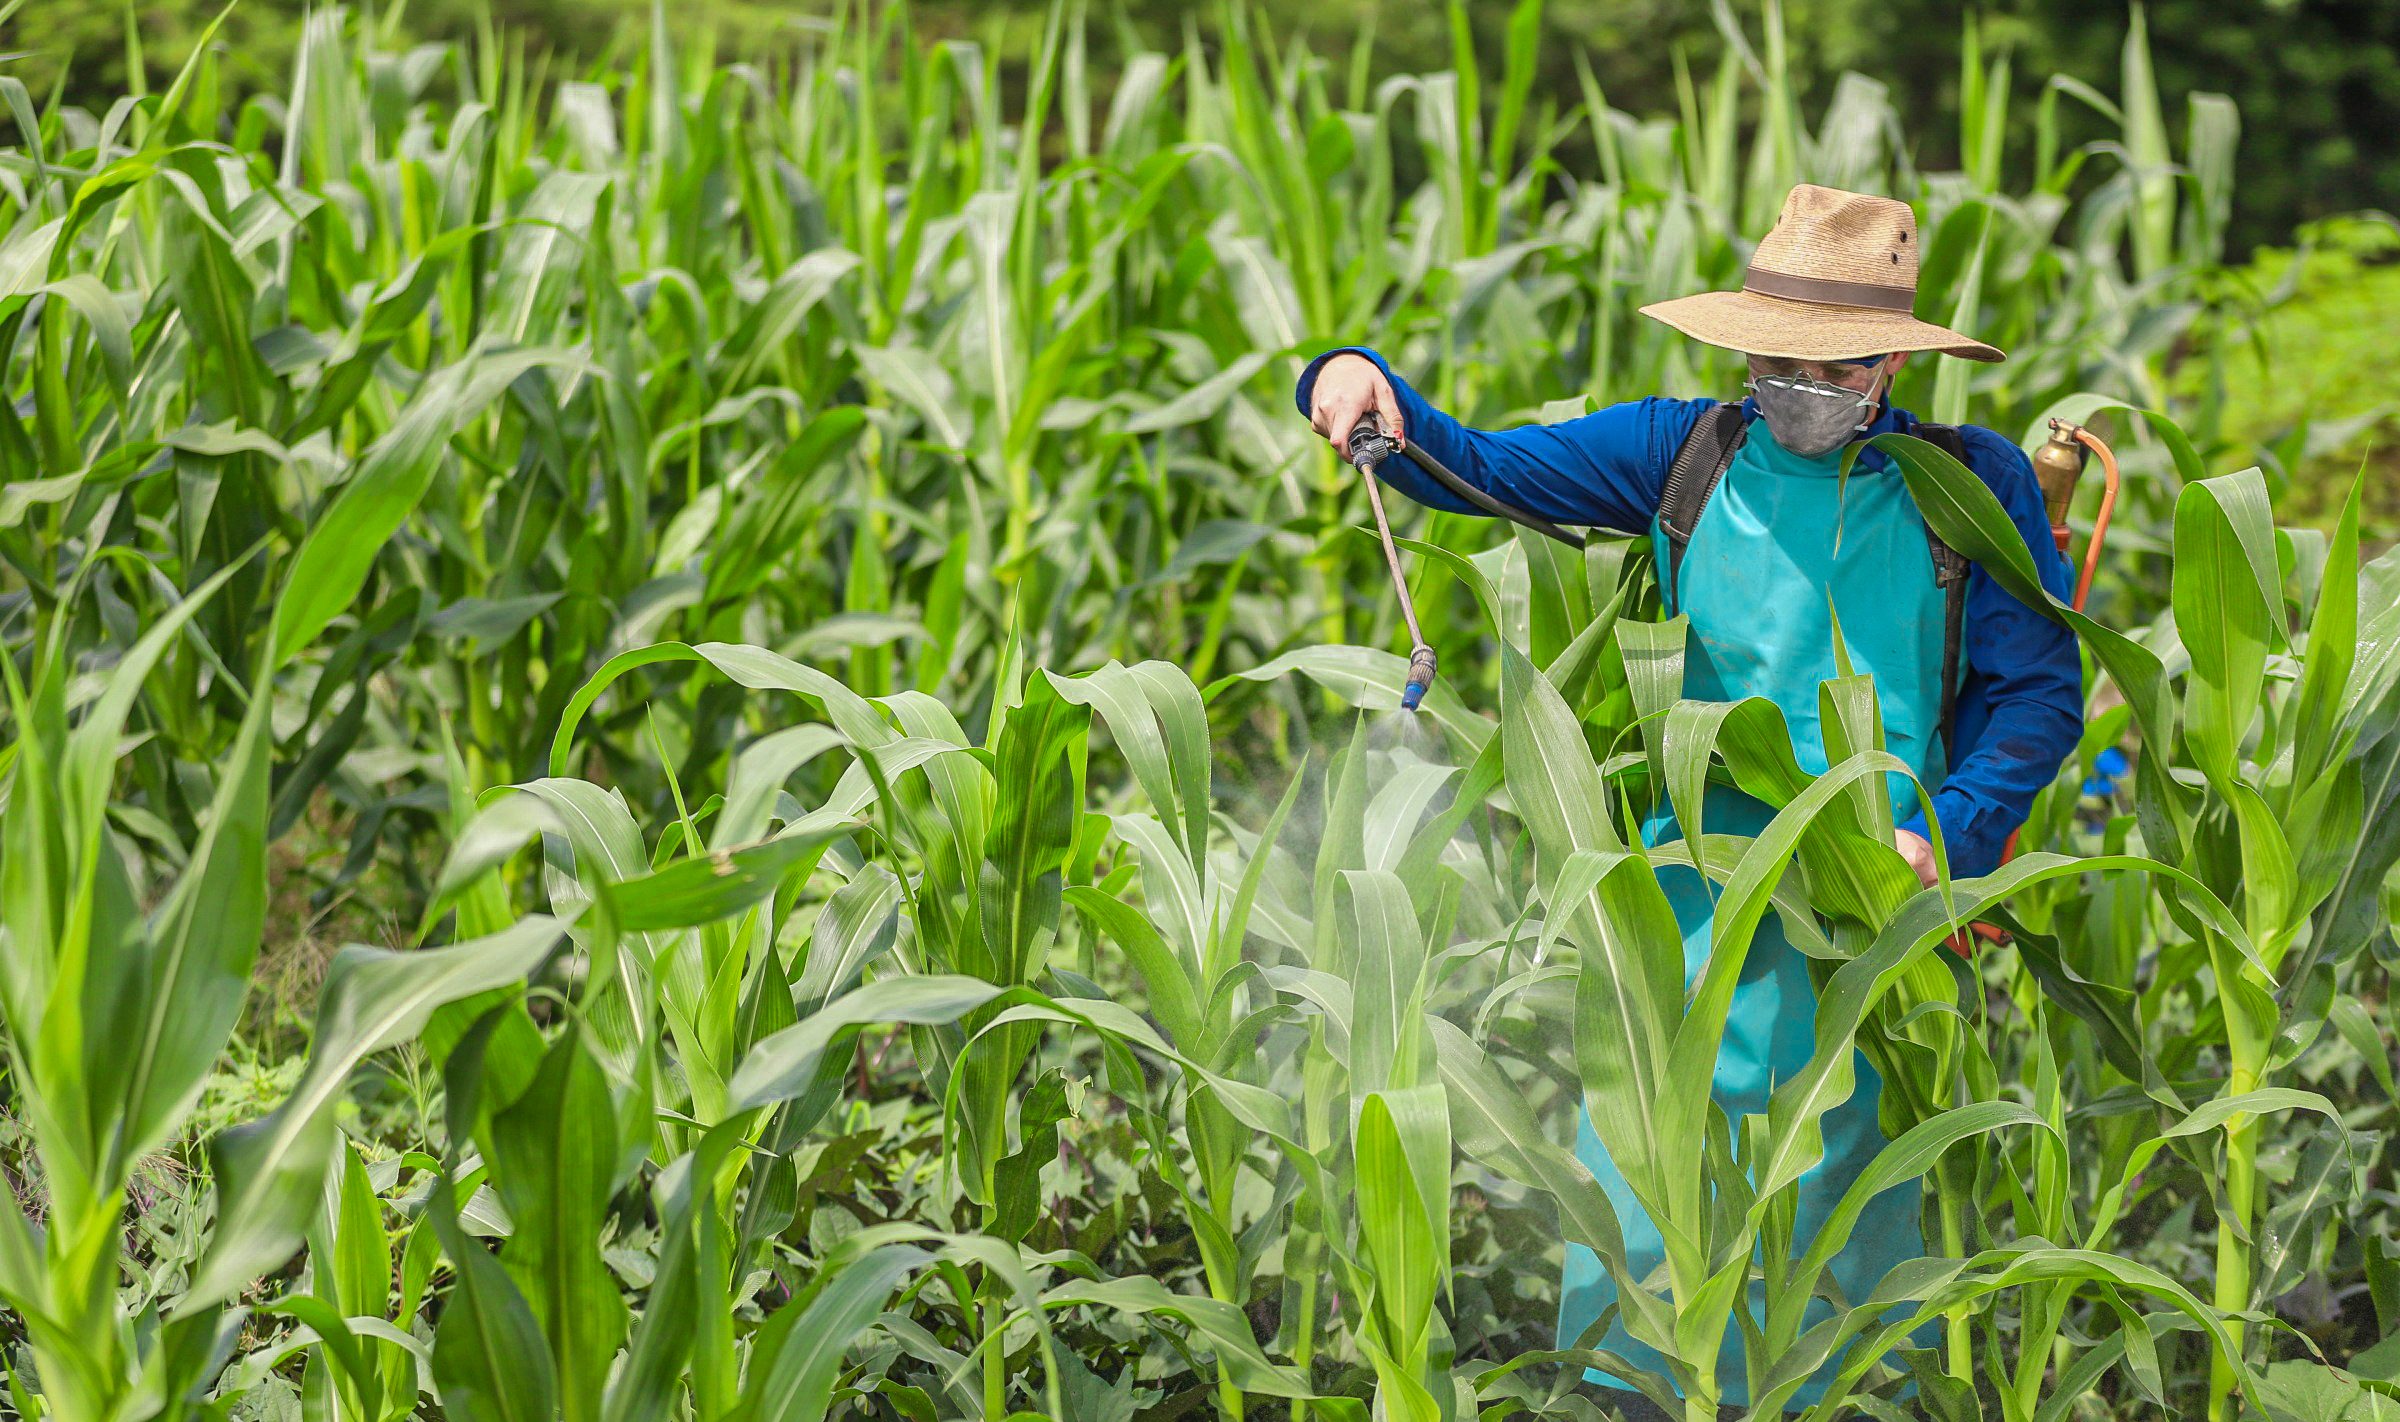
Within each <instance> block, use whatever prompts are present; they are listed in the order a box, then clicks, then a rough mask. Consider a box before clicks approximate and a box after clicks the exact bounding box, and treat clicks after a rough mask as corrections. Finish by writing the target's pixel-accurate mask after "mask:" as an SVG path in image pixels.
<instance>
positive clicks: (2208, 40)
mask: <svg viewBox="0 0 2400 1422" xmlns="http://www.w3.org/2000/svg"><path fill="white" fill-rule="evenodd" d="M652 4H653V0H403V3H399V4H386V5H378V6H373V7H367V8H368V10H369V13H371V14H373V15H374V16H375V17H376V23H377V25H378V27H379V28H380V29H381V31H382V32H383V33H384V34H385V35H386V36H387V37H388V42H389V43H391V44H392V45H393V46H394V47H400V46H402V45H403V44H404V43H406V42H411V41H430V42H435V43H451V42H458V41H469V40H475V39H477V38H479V37H481V36H484V35H487V34H493V33H497V34H499V35H501V36H504V37H505V38H506V40H507V42H509V43H515V44H523V45H525V46H526V47H527V48H528V51H529V52H531V53H534V54H548V55H551V56H552V57H553V67H554V70H581V69H584V68H585V67H587V66H593V65H598V66H601V67H603V68H617V67H622V66H624V65H626V64H628V63H629V62H630V61H631V56H632V55H633V54H634V53H635V52H637V51H638V50H639V48H640V46H641V44H642V42H643V36H644V35H645V34H646V33H647V29H648V24H649V17H650V12H651V9H652ZM2144 8H2145V9H2146V13H2147V16H2148V24H2149V30H2150V35H2151V43H2150V46H2149V54H2150V56H2151V62H2152V63H2153V64H2154V65H2155V66H2156V69H2157V73H2158V77H2159V82H2160V84H2161V85H2162V87H2163V88H2164V89H2165V90H2166V91H2167V92H2169V93H2175V94H2182V93H2187V92H2192V91H2208V92H2212V93H2221V94H2225V95H2226V96H2228V97H2229V98H2231V99H2232V100H2233V101H2234V102H2235V104H2236V105H2237V106H2238V107H2239V109H2240V110H2241V113H2242V115H2243V117H2244V119H2245V120H2246V126H2247V132H2246V133H2245V134H2244V135H2243V141H2242V145H2241V151H2240V154H2239V157H2238V160H2237V161H2238V164H2239V173H2240V177H2241V182H2242V191H2243V201H2242V204H2241V206H2240V207H2239V209H2237V210H2236V211H2235V212H2234V213H2233V215H2232V222H2233V230H2232V239H2233V250H2234V251H2235V252H2236V253H2238V254H2247V253H2248V252H2249V251H2250V250H2251V249H2252V248H2253V247H2256V246H2258V245H2260V244H2265V245H2269V246H2277V245H2282V244H2283V243H2285V242H2286V241H2287V240H2288V239H2289V236H2290V234H2291V232H2292V231H2293V229H2294V228H2295V227H2297V226H2298V225H2300V224H2302V223H2305V222H2308V221H2312V220H2315V219H2318V218H2323V217H2326V216H2330V215H2337V214H2342V213H2347V212H2351V211H2354V210H2358V209H2367V208H2381V209H2386V210H2392V211H2400V157H2396V156H2395V155H2393V154H2392V153H2391V152H2390V151H2388V150H2389V145H2386V144H2383V143H2381V142H2379V141H2377V140H2376V137H2375V136H2376V135H2380V134H2384V133H2388V132H2390V131H2391V129H2392V126H2393V124H2394V123H2395V122H2400V6H2395V5H2393V4H2391V3H2389V0H2262V3H2257V4H2248V5H2225V4H2222V3H2218V0H2144ZM663 9H664V11H665V13H666V18H667V20H668V23H669V25H670V26H671V27H672V28H673V30H674V32H675V34H676V35H677V38H678V40H679V42H680V43H682V44H684V45H685V46H686V47H687V48H692V47H707V48H712V49H714V50H715V52H716V53H717V54H718V55H719V56H720V57H723V58H727V59H742V60H755V59H756V58H758V57H759V56H761V55H764V54H776V55H780V54H782V53H783V52H785V50H786V48H787V47H788V45H789V43H790V41H791V39H792V37H793V36H794V35H795V34H796V33H800V32H805V31H807V30H809V29H810V28H811V27H813V25H814V24H815V23H816V17H815V16H813V15H810V14H807V13H805V12H801V11H795V10H794V9H793V7H791V6H789V5H785V4H780V3H776V0H678V3H675V4H671V5H665V6H663ZM308 10H309V6H308V5H307V4H305V3H303V0H239V3H237V4H235V5H234V6H233V7H232V9H231V10H230V11H229V12H226V13H225V14H224V21H223V28H222V29H221V30H220V31H219V36H220V39H221V40H222V41H223V45H222V49H221V57H220V62H221V66H222V69H223V72H224V75H225V80H226V82H227V83H229V84H232V85H235V86H237V87H239V88H241V89H242V90H243V91H245V92H249V91H254V90H263V91H267V92H275V91H279V90H281V89H282V88H283V86H284V81H285V78H286V76H287V75H288V73H289V70H290V62H291V58H292V56H293V55H294V54H295V53H296V52H297V51H298V48H299V41H300V33H301V22H302V19H303V17H304V16H305V15H306V14H307V13H308ZM1043 10H1044V6H1043V5H1042V4H1041V3H1039V0H918V3H917V5H916V6H915V12H916V23H917V25H918V26H919V27H920V29H921V30H922V31H923V32H924V33H927V34H933V35H938V36H941V37H943V38H969V37H971V38H973V39H975V40H976V41H977V42H978V43H980V44H982V45H984V46H985V47H986V48H987V49H988V50H989V51H991V52H992V53H993V54H994V55H995V56H996V57H997V58H999V60H1000V61H1001V69H1002V82H1003V84H1004V85H1006V86H1008V87H1009V92H1010V94H1011V95H1012V98H1013V95H1014V94H1015V93H1016V92H1017V90H1016V88H1015V86H1016V85H1018V84H1019V83H1021V82H1022V80H1023V77H1024V74H1025V71H1026V67H1027V66H1028V65H1029V64H1030V63H1031V61H1032V59H1033V57H1034V51H1035V48H1036V46H1037V45H1038V44H1039V37H1040V33H1041V28H1042V16H1043ZM1973 10H1974V13H1975V15H1976V17H1977V19H1978V20H1979V21H1980V23H1981V25H1982V27H1983V30H1984V33H1985V36H1986V38H1987V40H1988V41H1989V42H1991V43H1993V44H1995V45H1997V46H2000V47H2003V48H2005V49H2006V50H2007V51H2008V52H2010V53H2011V54H2013V55H2014V57H2015V65H2014V71H2013V74H2014V78H2013V93H2014V102H2015V103H2016V104H2017V105H2019V106H2020V107H2019V110H2018V113H2017V115H2016V117H2015V119H2014V120H2013V122H2014V125H2015V126H2014V128H2013V130H2012V133H2011V142H2012V146H2013V147H2014V148H2015V150H2016V153H2017V155H2018V156H2017V158H2015V159H2012V161H2023V159H2024V157H2025V155H2026V153H2027V150H2028V149H2029V148H2030V145H2031V143H2032V140H2033V122H2032V115H2031V109H2032V106H2033V104H2034V103H2035V101H2036V100H2037V99H2038V98H2039V97H2040V95H2041V93H2042V91H2043V86H2044V85H2046V84H2049V83H2052V82H2054V81H2056V80H2062V79H2063V80H2066V81H2069V82H2080V83H2082V84H2086V85H2091V86H2094V87H2096V88H2097V89H2099V90H2104V91H2109V92H2114V90H2115V87H2116V85H2117V84H2118V83H2120V82H2121V81H2122V79H2123V77H2124V76H2123V75H2122V74H2121V72H2120V59H2121V56H2122V53H2123V45H2124V39H2125V29H2126V25H2127V21H2128V17H2129V15H2130V14H2131V13H2132V7H2131V6H2129V5H2124V4H2105V5H2092V4H2083V3H2077V0H1983V3H1981V4H1978V5H1976V6H1974V7H1973ZM221 11H225V3H224V0H135V3H133V4H132V5H131V6H130V7H127V6H107V5H87V4H78V3H74V0H23V3H22V4H21V5H20V6H18V8H17V10H16V12H15V14H14V16H13V18H12V19H11V20H10V21H9V22H8V23H6V25H5V26H4V27H0V52H13V54H12V55H11V58H12V59H13V65H12V68H13V72H15V73H17V74H18V75H19V76H20V77H22V78H23V79H24V80H25V81H26V84H27V85H28V87H29V88H30V89H31V90H32V91H33V93H34V94H35V95H37V96H46V95H47V94H49V93H50V92H51V90H52V87H53V86H54V85H64V86H65V89H64V92H65V94H66V96H67V98H68V99H69V101H70V102H79V103H83V104H85V105H86V106H87V107H89V108H91V109H92V110H93V111H94V112H99V111H100V110H101V109H103V108H104V107H105V106H106V104H107V102H108V100H110V99H112V98H114V97H115V96H116V95H118V94H120V93H123V92H126V91H127V90H128V89H130V88H133V87H134V86H135V82H136V81H137V80H146V82H147V83H148V85H149V86H150V87H152V88H163V87H164V86H165V84H166V83H167V81H168V80H169V79H170V78H171V77H172V76H173V75H174V74H175V72H176V71H177V70H178V69H179V68H180V67H181V66H182V64H183V63H184V61H185V60H186V59H188V58H189V57H190V54H191V47H192V45H193V43H194V41H195V40H196V39H197V37H198V36H199V35H200V34H201V33H202V32H203V31H204V30H205V29H206V28H207V26H208V25H209V23H210V21H211V20H212V19H215V18H216V17H217V16H218V15H219V13H220V12H221ZM1510 11H1511V7H1509V6H1506V5H1473V6H1462V7H1445V6H1439V5H1402V4H1390V3H1384V0H1313V3H1311V4H1309V5H1307V6H1305V7H1303V8H1301V9H1299V10H1296V11H1291V12H1284V13H1280V14H1279V16H1278V20H1279V22H1280V23H1281V24H1285V25H1292V26H1296V27H1297V28H1298V30H1299V33H1300V34H1301V36H1302V37H1303V38H1305V39H1306V40H1307V42H1309V43H1311V44H1312V45H1314V46H1315V48H1316V49H1317V51H1318V52H1319V53H1322V54H1326V55H1333V56H1348V55H1350V54H1352V53H1353V52H1354V46H1359V45H1364V46H1365V47H1366V48H1367V51H1368V55H1367V59H1366V62H1367V63H1368V65H1369V67H1370V70H1371V72H1372V73H1374V74H1375V75H1376V77H1378V78H1381V77H1384V76H1386V75H1390V74H1415V73H1422V72H1425V71H1428V70H1433V69H1438V68H1440V67H1442V66H1443V65H1444V64H1445V63H1447V62H1448V59H1449V56H1450V50H1451V46H1452V44H1453V26H1454V24H1463V25H1465V26H1466V27H1467V29H1468V30H1469V32H1470V33H1471V34H1472V35H1473V36H1474V38H1475V41H1476V43H1477V44H1478V46H1479V47H1481V48H1482V49H1483V50H1484V51H1485V52H1486V53H1491V52H1494V51H1496V50H1497V49H1498V48H1500V46H1501V45H1502V44H1503V42H1504V36H1505V35H1506V32H1507V29H1508V26H1509V23H1510V20H1509V16H1510ZM1091 13H1092V16H1093V19H1094V20H1095V22H1096V23H1095V25H1094V27H1093V33H1092V35H1091V54H1092V63H1093V66H1094V69H1095V72H1096V73H1097V74H1098V75H1100V76H1101V79H1102V85H1103V87H1104V88H1105V87H1108V86H1110V85H1112V84H1113V81H1114V76H1115V75H1116V74H1117V73H1118V72H1119V71H1120V69H1121V67H1122V66H1123V65H1124V64H1125V63H1126V62H1127V61H1128V60H1129V59H1131V58H1132V57H1134V56H1135V55H1138V54H1139V53H1140V52H1142V51H1143V50H1145V49H1153V48H1159V47H1168V48H1172V47H1173V46H1174V45H1176V44H1177V43H1179V42H1180V41H1181V40H1182V39H1183V38H1184V36H1185V35H1186V33H1187V32H1189V31H1191V30H1193V29H1196V30H1197V33H1198V35H1199V38H1200V40H1201V42H1202V43H1203V44H1208V43H1211V34H1212V31H1213V30H1214V29H1215V28H1216V27H1217V22H1218V20H1219V15H1218V11H1217V7H1215V6H1214V5H1209V4H1194V3H1192V0H1109V2H1108V3H1106V4H1102V5H1094V6H1092V7H1091ZM1454 13H1455V15H1456V18H1455V19H1454V18H1453V15H1454ZM1758 13H1759V6H1758V5H1757V3H1755V0H1733V3H1729V4H1720V3H1713V0H1712V3H1702V0H1550V3H1549V4H1547V5H1546V6H1544V8H1543V14H1542V17H1541V19H1540V21H1539V24H1540V27H1541V32H1542V35H1541V44H1540V46H1539V48H1538V51H1537V53H1536V56H1535V61H1534V64H1535V76H1536V83H1537V86H1538V88H1539V89H1540V90H1541V91H1543V92H1555V93H1562V94H1563V93H1571V92H1573V91H1574V89H1575V87H1576V84H1577V66H1578V65H1579V64H1585V65H1588V66H1589V67H1590V69H1591V70H1592V72H1593V74H1594V76H1595V77H1597V78H1598V79H1599V81H1600V83H1601V85H1602V87H1603V89H1604V91H1605V92H1606V93H1607V94H1608V96H1609V98H1610V100H1611V101H1612V102H1613V103H1615V104H1616V105H1617V107H1619V108H1622V109H1625V110H1627V111H1629V112H1634V113H1656V112H1664V111H1667V110H1670V109H1672V108H1673V107H1674V105H1675V101H1676V84H1677V79H1676V71H1675V61H1676V60H1677V59H1678V58H1679V57H1680V58H1683V59H1688V61H1689V62H1690V63H1691V64H1693V65H1695V66H1699V67H1703V68H1705V67H1706V66H1708V65H1712V64H1714V63H1715V62H1716V61H1717V59H1718V57H1719V56H1720V55H1721V54H1722V53H1723V52H1725V50H1726V49H1727V48H1728V47H1729V46H1731V47H1733V48H1735V49H1737V50H1738V49H1739V47H1740V46H1741V44H1742V43H1743V42H1742V41H1741V40H1740V39H1739V38H1737V35H1738V30H1737V28H1736V21H1735V19H1734V17H1735V16H1736V15H1737V14H1738V15H1739V16H1740V17H1741V21H1740V23H1746V24H1749V25H1751V26H1753V27H1755V25H1756V23H1757V18H1758ZM1783 13H1784V16H1785V18H1786V20H1787V22H1788V26H1789V29H1790V39H1789V49H1788V62H1789V64H1790V66H1791V72H1792V73H1793V75H1794V76H1795V80H1796V82H1797V83H1798V84H1799V86H1800V89H1801V92H1802V94H1803V97H1804V98H1805V100H1806V102H1807V103H1808V104H1809V106H1810V107H1811V109H1812V111H1813V110H1816V109H1819V108H1821V107H1822V106H1823V105H1824V104H1826V103H1827V102H1829V101H1830V100H1831V99H1832V97H1833V95H1834V93H1835V91H1836V90H1837V89H1838V88H1839V87H1840V86H1841V85H1842V84H1843V83H1845V82H1848V81H1846V80H1845V79H1844V77H1843V76H1844V75H1845V74H1847V73H1851V72H1853V71H1855V72H1857V73H1860V74H1864V75H1867V76H1870V77H1872V79H1873V80H1874V81H1875V82H1876V83H1877V84H1879V85H1883V86H1888V88H1889V90H1890V94H1891V97H1892V100H1893V103H1894V106H1895V108H1896V110H1897V112H1898V113H1899V114H1901V115H1903V116H1904V117H1905V118H1906V120H1907V122H1906V124H1905V126H1904V128H1903V130H1902V132H1903V133H1904V135H1905V146H1906V147H1907V149H1908V151H1909V152H1910V154H1911V155H1912V157H1913V158H1914V159H1915V161H1917V162H1918V163H1920V164H1921V165H1923V166H1925V167H1927V168H1952V167H1956V166H1958V165H1959V163H1960V162H1961V154H1962V150H1961V149H1960V148H1959V147H1958V146H1957V144H1956V142H1955V141H1954V128H1955V120H1956V116H1957V115H1958V114H1959V113H1960V111H1961V110H1962V108H1963V107H1964V106H1965V105H1966V104H1968V103H1970V102H1971V101H1972V100H1973V98H1974V96H1973V95H1972V94H1969V93H1968V92H1966V87H1967V86H1964V85H1962V84H1961V82H1960V78H1961V76H1960V73H1959V67H1958V62H1957V61H1958V49H1957V45H1956V42H1955V41H1956V37H1957V33H1958V27H1959V24H1960V21H1961V19H1962V14H1963V12H1962V8H1961V7H1960V6H1958V5H1955V4H1951V3H1947V0H1784V4H1783ZM129 19H130V20H131V21H132V30H133V33H131V34H129V33H128V21H129ZM2069 125H2070V126H2069V129H2068V132H2069V135H2070V139H2071V141H2073V142H2083V141H2086V140H2088V139H2093V138H2100V137H2104V136H2106V135H2107V134H2108V133H2109V132H2110V131H2111V130H2112V129H2113V128H2115V127H2116V125H2115V123H2114V121H2113V120H2112V119H2110V118H2107V117H2105V116H2100V115H2092V116H2089V117H2088V119H2087V117H2086V116H2083V115H2077V114H2070V115H2069ZM1592 157H1593V153H1592V150H1591V149H1590V148H1589V147H1588V146H1587V145H1584V144H1582V143H1579V142H1576V141H1574V140H1572V139H1570V141H1569V143H1568V144H1567V145H1566V147H1565V149H1564V150H1563V151H1562V154H1561V158H1562V160H1563V161H1564V162H1565V163H1567V164H1568V165H1569V166H1570V167H1571V168H1573V169H1574V170H1575V171H1577V172H1579V173H1582V174H1583V175H1585V176H1587V177H1588V176H1591V175H1592V169H1591V166H1590V165H1591V161H1592ZM2022 180H2023V170H2021V169H2019V170H2012V181H2022Z"/></svg>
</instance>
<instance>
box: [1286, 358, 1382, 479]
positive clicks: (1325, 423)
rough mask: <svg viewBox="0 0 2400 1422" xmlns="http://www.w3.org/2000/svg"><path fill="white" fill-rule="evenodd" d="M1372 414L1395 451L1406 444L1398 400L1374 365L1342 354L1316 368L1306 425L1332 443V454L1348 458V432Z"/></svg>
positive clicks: (1369, 361) (1363, 359)
mask: <svg viewBox="0 0 2400 1422" xmlns="http://www.w3.org/2000/svg"><path fill="white" fill-rule="evenodd" d="M1369 410H1373V411H1374V412H1375V413H1376V414H1377V415H1379V416H1381V417H1382V419H1383V432H1384V433H1385V434H1387V435H1389V436H1391V440H1392V444H1393V446H1394V447H1398V446H1399V445H1401V444H1403V443H1405V441H1404V440H1403V439H1402V438H1401V429H1400V397H1399V396H1397V395H1394V394H1393V393H1392V382H1390V381H1388V380H1386V379H1384V378H1383V372H1382V371H1381V370H1378V369H1376V367H1375V362H1373V361H1371V360H1369V359H1367V358H1366V357H1365V356H1362V355H1360V354H1358V353H1357V352H1355V351H1344V352H1343V353H1342V354H1340V355H1337V356H1335V357H1334V358H1333V359H1331V360H1329V361H1327V362H1325V364H1323V365H1321V366H1319V367H1318V368H1317V386H1316V390H1315V391H1314V392H1313V394H1312V397H1311V408H1310V410H1309V412H1308V422H1309V423H1310V424H1311V425H1313V426H1315V427H1316V431H1317V433H1318V434H1321V435H1323V436H1325V438H1327V439H1329V440H1332V441H1333V452H1334V453H1336V454H1338V455H1340V456H1341V457H1342V458H1343V459H1344V460H1348V459H1349V457H1350V429H1351V426H1353V425H1356V424H1357V423H1358V420H1359V416H1361V415H1364V414H1365V413H1366V412H1367V411H1369Z"/></svg>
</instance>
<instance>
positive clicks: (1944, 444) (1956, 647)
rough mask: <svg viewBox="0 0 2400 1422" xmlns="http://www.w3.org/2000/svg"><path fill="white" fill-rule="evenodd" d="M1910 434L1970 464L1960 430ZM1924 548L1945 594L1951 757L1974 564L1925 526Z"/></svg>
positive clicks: (1945, 726) (1947, 748)
mask: <svg viewBox="0 0 2400 1422" xmlns="http://www.w3.org/2000/svg"><path fill="white" fill-rule="evenodd" d="M1911 433H1913V434H1915V435H1916V437H1917V438H1919V439H1921V440H1923V441H1925V442H1926V443H1927V444H1930V445H1932V446H1933V447H1934V448H1936V449H1938V450H1940V451H1941V452H1942V453H1944V454H1947V455H1949V456H1950V457H1951V458H1952V459H1955V460H1957V461H1958V462H1959V463H1961V464H1964V463H1966V462H1967V442H1966V440H1965V438H1964V437H1962V436H1961V435H1960V434H1959V432H1958V426H1956V425H1930V424H1919V425H1918V426H1917V427H1916V429H1915V430H1913V431H1911ZM1925 544H1926V549H1927V551H1928V552H1930V553H1932V554H1933V580H1934V583H1935V584H1936V585H1937V586H1939V587H1940V588H1941V590H1942V753H1943V754H1944V755H1948V754H1950V753H1952V752H1953V751H1954V750H1955V749H1956V748H1957V745H1958V736H1957V734H1956V731H1955V729H1954V728H1953V726H1952V721H1953V720H1954V718H1955V717H1956V716H1957V714H1958V683H1959V659H1960V656H1961V655H1962V653H1963V651H1964V646H1965V641H1966V629H1967V574H1968V573H1969V572H1970V571H1971V570H1972V568H1973V564H1971V563H1970V562H1969V561H1968V560H1967V555H1966V554H1964V553H1961V552H1959V551H1958V550H1957V549H1955V548H1952V547H1951V546H1950V545H1949V544H1947V543H1944V542H1943V541H1942V536H1941V535H1940V534H1938V533H1935V532H1934V531H1933V525H1931V524H1927V525H1926V526H1925Z"/></svg>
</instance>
